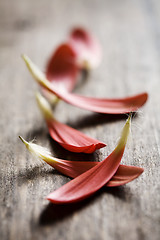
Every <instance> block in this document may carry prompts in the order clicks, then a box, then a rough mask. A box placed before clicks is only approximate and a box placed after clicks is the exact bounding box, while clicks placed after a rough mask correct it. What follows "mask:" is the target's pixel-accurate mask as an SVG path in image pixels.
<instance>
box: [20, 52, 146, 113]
mask: <svg viewBox="0 0 160 240" xmlns="http://www.w3.org/2000/svg"><path fill="white" fill-rule="evenodd" d="M23 59H24V60H25V62H26V65H27V67H28V69H29V71H30V72H31V74H32V76H33V77H34V79H35V80H36V81H37V82H38V83H39V84H40V85H41V86H42V87H44V88H45V89H46V90H48V91H50V92H51V93H53V94H55V95H56V96H57V97H59V98H60V99H62V100H64V101H65V102H67V103H69V104H72V105H74V106H77V107H80V108H83V109H86V110H89V111H93V112H98V113H105V114H122V113H129V112H134V111H137V109H138V108H140V107H142V106H143V105H144V104H145V102H146V101H147V99H148V94H147V93H141V94H138V95H135V96H131V97H126V98H119V99H100V98H91V97H84V96H80V95H76V94H73V93H69V92H65V91H59V90H58V89H56V88H54V87H53V86H52V85H51V84H50V82H49V81H48V80H47V79H46V78H45V76H44V75H43V73H42V72H41V71H40V70H39V69H38V67H37V66H36V65H35V64H34V63H33V62H32V61H31V60H30V59H29V58H28V57H26V56H23Z"/></svg>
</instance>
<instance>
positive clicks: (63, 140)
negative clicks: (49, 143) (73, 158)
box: [47, 119, 106, 153]
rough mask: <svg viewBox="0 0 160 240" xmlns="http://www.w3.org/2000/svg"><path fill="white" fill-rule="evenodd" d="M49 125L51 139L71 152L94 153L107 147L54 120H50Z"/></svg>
mask: <svg viewBox="0 0 160 240" xmlns="http://www.w3.org/2000/svg"><path fill="white" fill-rule="evenodd" d="M47 125H48V129H49V133H50V135H51V137H52V138H53V139H54V140H55V141H56V142H58V143H59V144H60V145H61V146H62V147H64V148H65V149H67V150H69V151H71V152H84V153H93V152H94V151H96V150H97V149H99V148H102V147H105V146H106V144H104V143H102V142H100V141H98V140H96V139H94V138H90V137H88V136H86V135H85V134H83V133H82V132H80V131H78V130H76V129H74V128H71V127H69V126H67V125H65V124H62V123H60V122H58V121H56V120H54V119H51V120H49V121H48V122H47Z"/></svg>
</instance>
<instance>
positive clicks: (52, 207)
mask: <svg viewBox="0 0 160 240" xmlns="http://www.w3.org/2000/svg"><path fill="white" fill-rule="evenodd" d="M128 191H129V189H128V188H127V189H124V188H123V187H115V188H107V187H103V188H101V189H100V190H99V191H97V192H96V193H95V194H94V195H92V196H90V197H89V198H87V199H85V200H83V201H81V202H78V203H70V204H53V203H49V204H48V205H47V206H46V207H45V209H44V210H43V211H42V213H41V215H40V218H39V224H40V225H42V226H43V225H44V226H46V225H50V224H54V223H56V222H59V221H62V220H63V219H65V218H67V217H68V216H70V215H72V214H73V213H75V212H78V211H80V210H81V209H82V208H84V207H86V206H88V205H89V204H91V203H93V201H96V200H98V198H99V197H101V196H102V194H112V195H113V196H114V197H116V198H119V199H121V200H123V201H126V199H127V195H128ZM129 194H131V193H130V192H129Z"/></svg>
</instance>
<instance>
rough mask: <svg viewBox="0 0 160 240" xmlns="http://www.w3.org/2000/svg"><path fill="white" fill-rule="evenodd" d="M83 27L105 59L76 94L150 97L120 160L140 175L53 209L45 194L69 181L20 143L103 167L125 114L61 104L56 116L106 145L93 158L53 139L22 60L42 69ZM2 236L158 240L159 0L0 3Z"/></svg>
mask: <svg viewBox="0 0 160 240" xmlns="http://www.w3.org/2000/svg"><path fill="white" fill-rule="evenodd" d="M76 25H82V26H84V27H86V28H88V29H90V30H91V31H92V32H93V33H94V34H95V35H96V36H97V38H98V39H99V40H100V42H101V44H102V47H103V62H102V64H101V66H100V67H99V68H98V69H95V70H93V71H92V72H91V73H90V75H89V77H88V80H87V81H86V82H85V83H84V84H81V85H79V87H77V89H76V92H77V93H80V94H84V95H88V96H97V97H98V96H99V97H102V96H103V97H121V96H127V95H131V94H136V93H140V92H142V91H148V92H149V95H150V98H149V101H148V103H147V104H146V105H145V106H144V107H143V108H142V109H140V111H139V112H138V114H137V115H136V117H135V118H134V119H133V121H132V122H133V124H132V137H131V140H130V144H129V145H128V147H127V149H126V152H125V155H124V158H123V163H125V164H130V165H135V166H141V167H144V169H145V171H144V173H143V175H142V176H141V177H140V178H138V179H137V180H135V181H133V182H131V183H129V184H127V185H126V186H123V187H119V188H112V189H111V188H108V189H102V190H101V191H99V192H98V193H97V194H96V195H95V196H94V197H92V198H90V199H88V200H86V201H84V202H82V203H79V204H75V205H69V206H55V205H53V204H49V203H48V201H47V200H45V196H47V194H48V193H50V192H51V191H52V190H54V189H57V188H58V187H60V186H62V185H63V184H64V183H66V182H67V181H69V178H67V177H64V176H62V175H61V174H59V173H58V172H56V171H55V170H53V169H51V168H50V167H49V166H47V165H45V164H43V163H42V162H40V161H39V160H36V159H33V157H32V156H31V155H29V154H28V152H27V151H26V149H25V147H24V146H23V145H22V143H21V142H20V141H19V139H18V135H22V136H23V137H24V138H26V139H27V140H31V139H32V138H36V140H37V143H38V144H41V145H43V146H46V147H48V148H49V149H50V150H51V151H52V153H53V154H54V155H55V156H58V157H61V158H64V159H78V160H82V159H83V160H84V159H85V160H99V161H101V160H103V159H104V158H105V157H106V156H107V155H108V154H109V153H110V152H111V151H112V150H113V148H114V146H115V144H116V142H117V139H118V136H119V134H120V130H121V127H122V126H123V124H124V121H125V116H114V117H113V116H107V115H106V116H103V115H100V114H93V113H90V112H87V111H84V110H80V109H78V108H76V107H73V106H69V105H67V104H65V103H63V102H61V103H60V104H59V105H58V107H57V108H56V109H55V115H56V117H57V118H58V119H59V120H60V121H62V122H64V123H67V124H69V125H70V126H73V127H75V128H77V129H79V130H81V131H83V132H85V133H87V134H88V135H90V136H91V137H95V138H98V139H100V140H101V141H103V142H105V143H107V147H106V148H104V149H101V150H99V151H97V152H96V153H94V154H93V155H84V154H72V153H70V152H68V151H66V150H64V149H62V148H61V147H60V146H59V145H58V144H56V143H54V142H53V141H51V139H50V138H49V136H48V132H47V128H46V126H45V123H44V121H43V119H42V116H41V114H40V112H39V110H38V108H37V106H36V102H35V98H34V91H36V90H37V88H38V86H37V85H36V83H35V82H34V81H33V80H32V78H31V76H30V75H29V73H28V72H27V69H26V67H25V65H24V63H23V62H22V60H21V58H20V55H21V54H22V53H26V54H27V55H29V56H30V57H31V59H33V61H34V62H35V63H37V65H39V66H40V67H41V69H43V70H45V64H46V61H47V59H48V57H49V55H50V54H51V52H52V51H53V50H54V49H55V48H56V46H57V45H58V44H59V43H61V42H63V41H64V40H65V38H66V36H67V33H68V31H69V29H70V28H71V27H73V26H76ZM0 30H1V34H0V78H1V79H0V110H1V117H0V188H1V190H0V207H1V209H0V239H2V240H14V239H16V240H21V239H23V240H28V239H39V240H41V239H49V240H57V239H58V240H61V239H62V240H81V239H83V240H97V239H99V240H106V239H107V240H126V239H130V240H135V239H141V240H142V239H145V240H150V239H152V240H158V239H159V236H160V228H159V224H160V185H159V170H160V169H159V168H160V164H159V159H160V149H159V146H160V111H159V102H160V94H159V90H160V80H159V79H160V71H159V69H160V68H159V67H160V65H159V63H160V2H159V1H158V0H139V1H129V0H124V1H122V0H113V1H106V0H102V1H98V0H87V1H85V0H81V1H80V0H79V1H73V0H66V1H62V0H61V1H60V0H54V1H49V0H34V1H25V0H15V1H9V0H5V1H3V0H1V1H0Z"/></svg>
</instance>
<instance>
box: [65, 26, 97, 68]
mask: <svg viewBox="0 0 160 240" xmlns="http://www.w3.org/2000/svg"><path fill="white" fill-rule="evenodd" d="M69 44H70V45H71V46H72V48H73V49H74V51H75V53H76V54H77V59H78V62H79V63H81V64H82V65H83V64H84V66H85V65H86V64H87V66H88V65H89V66H91V67H92V66H93V67H94V66H97V65H99V63H100V60H101V48H100V44H99V43H98V41H97V40H96V39H95V37H94V36H92V35H91V33H89V32H88V31H86V30H85V29H83V28H74V29H73V30H72V31H71V33H70V38H69Z"/></svg>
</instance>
